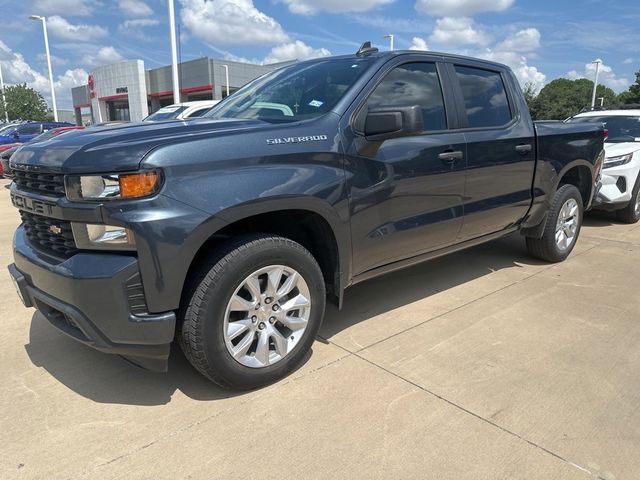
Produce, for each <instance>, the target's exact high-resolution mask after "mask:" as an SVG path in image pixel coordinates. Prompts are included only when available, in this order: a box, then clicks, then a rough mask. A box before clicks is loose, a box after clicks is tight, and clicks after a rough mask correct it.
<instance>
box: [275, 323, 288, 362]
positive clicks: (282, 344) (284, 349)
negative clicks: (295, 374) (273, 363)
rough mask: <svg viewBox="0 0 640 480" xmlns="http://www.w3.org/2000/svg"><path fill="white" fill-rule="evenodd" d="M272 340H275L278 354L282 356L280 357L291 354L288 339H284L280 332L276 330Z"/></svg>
mask: <svg viewBox="0 0 640 480" xmlns="http://www.w3.org/2000/svg"><path fill="white" fill-rule="evenodd" d="M271 338H273V344H274V345H275V347H276V353H277V354H278V355H280V357H284V356H285V355H286V354H287V353H289V345H288V343H287V339H286V338H284V337H283V336H282V334H281V333H280V332H279V331H278V330H275V329H274V332H273V334H272V335H271Z"/></svg>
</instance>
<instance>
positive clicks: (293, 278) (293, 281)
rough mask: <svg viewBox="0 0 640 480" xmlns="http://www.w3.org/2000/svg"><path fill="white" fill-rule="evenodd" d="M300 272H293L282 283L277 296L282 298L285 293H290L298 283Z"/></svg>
mask: <svg viewBox="0 0 640 480" xmlns="http://www.w3.org/2000/svg"><path fill="white" fill-rule="evenodd" d="M298 278H299V275H298V272H293V273H292V274H291V275H289V276H288V277H287V279H286V280H285V281H284V283H283V284H282V287H280V289H279V290H278V293H277V297H278V298H282V297H284V296H285V295H288V294H289V293H290V292H291V290H293V289H294V288H295V287H296V285H298Z"/></svg>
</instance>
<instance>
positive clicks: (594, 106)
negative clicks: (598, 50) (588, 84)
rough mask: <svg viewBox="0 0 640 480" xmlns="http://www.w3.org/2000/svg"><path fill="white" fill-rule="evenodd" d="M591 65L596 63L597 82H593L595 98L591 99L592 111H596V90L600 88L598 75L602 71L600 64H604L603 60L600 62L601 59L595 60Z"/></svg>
mask: <svg viewBox="0 0 640 480" xmlns="http://www.w3.org/2000/svg"><path fill="white" fill-rule="evenodd" d="M591 63H595V64H596V81H595V82H593V96H592V97H591V110H595V108H596V89H597V88H598V73H599V70H600V64H601V63H602V60H600V59H599V58H598V59H596V60H594V61H593V62H591Z"/></svg>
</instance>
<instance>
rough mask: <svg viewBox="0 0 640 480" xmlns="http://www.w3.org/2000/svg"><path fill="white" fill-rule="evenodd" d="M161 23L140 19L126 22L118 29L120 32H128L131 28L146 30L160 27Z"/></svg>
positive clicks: (150, 19) (149, 19)
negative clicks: (145, 28) (146, 28)
mask: <svg viewBox="0 0 640 480" xmlns="http://www.w3.org/2000/svg"><path fill="white" fill-rule="evenodd" d="M159 24H160V21H159V20H155V19H152V18H138V19H135V20H125V21H124V22H122V23H121V24H120V26H119V27H118V28H119V29H120V30H128V29H130V28H144V27H153V26H155V25H159Z"/></svg>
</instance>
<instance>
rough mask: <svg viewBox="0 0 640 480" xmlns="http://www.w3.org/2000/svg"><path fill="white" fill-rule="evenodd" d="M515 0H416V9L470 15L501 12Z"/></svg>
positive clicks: (446, 14)
mask: <svg viewBox="0 0 640 480" xmlns="http://www.w3.org/2000/svg"><path fill="white" fill-rule="evenodd" d="M513 2H514V0H416V5H415V7H416V10H417V11H418V12H420V13H424V14H426V15H434V16H456V17H468V16H471V15H475V14H476V13H480V12H500V11H502V10H506V9H507V8H509V7H511V5H513Z"/></svg>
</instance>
